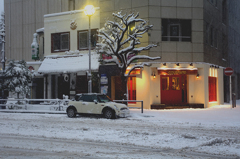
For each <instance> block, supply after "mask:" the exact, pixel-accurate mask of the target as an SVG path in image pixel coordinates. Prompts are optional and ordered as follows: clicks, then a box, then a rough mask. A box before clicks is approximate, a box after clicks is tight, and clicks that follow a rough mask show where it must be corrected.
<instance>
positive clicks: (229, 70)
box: [224, 67, 234, 76]
mask: <svg viewBox="0 0 240 159" xmlns="http://www.w3.org/2000/svg"><path fill="white" fill-rule="evenodd" d="M233 72H234V71H233V69H232V68H231V67H227V68H225V69H224V74H225V75H226V76H231V75H232V74H233Z"/></svg>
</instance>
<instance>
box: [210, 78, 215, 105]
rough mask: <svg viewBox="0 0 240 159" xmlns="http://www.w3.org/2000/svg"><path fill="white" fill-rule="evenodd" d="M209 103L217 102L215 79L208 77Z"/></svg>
mask: <svg viewBox="0 0 240 159" xmlns="http://www.w3.org/2000/svg"><path fill="white" fill-rule="evenodd" d="M208 87H209V102H213V101H217V77H208Z"/></svg>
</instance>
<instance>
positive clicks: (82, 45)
mask: <svg viewBox="0 0 240 159" xmlns="http://www.w3.org/2000/svg"><path fill="white" fill-rule="evenodd" d="M96 44H97V30H96V29H92V30H91V48H92V49H93V48H94V47H95V46H96ZM78 49H79V50H84V49H88V30H84V31H78Z"/></svg>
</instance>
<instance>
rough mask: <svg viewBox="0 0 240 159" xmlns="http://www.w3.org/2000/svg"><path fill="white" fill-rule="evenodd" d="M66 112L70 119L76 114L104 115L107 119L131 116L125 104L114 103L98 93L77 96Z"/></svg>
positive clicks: (70, 102)
mask: <svg viewBox="0 0 240 159" xmlns="http://www.w3.org/2000/svg"><path fill="white" fill-rule="evenodd" d="M66 111H67V115H68V117H70V118H73V117H75V116H76V114H98V115H99V114H102V115H103V116H104V117H105V118H107V119H114V118H117V117H127V116H129V114H130V111H129V108H128V107H127V106H126V105H125V104H120V103H115V102H112V101H111V99H110V98H109V97H108V96H106V95H104V94H97V93H86V94H77V95H76V96H75V100H73V101H69V103H68V107H67V109H66Z"/></svg>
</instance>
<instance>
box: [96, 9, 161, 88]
mask: <svg viewBox="0 0 240 159" xmlns="http://www.w3.org/2000/svg"><path fill="white" fill-rule="evenodd" d="M113 16H114V19H115V20H114V21H109V20H108V21H107V22H106V23H105V26H104V27H103V28H102V29H100V30H99V35H98V36H99V37H100V39H101V40H100V43H98V44H97V51H98V53H100V54H104V55H106V56H110V57H112V58H111V59H103V62H104V63H116V64H117V66H118V68H119V69H120V72H121V75H120V76H121V79H122V83H123V84H124V85H125V86H127V79H128V76H129V75H130V73H131V72H132V71H133V70H134V69H135V68H143V67H144V66H145V65H147V66H149V65H150V63H149V62H142V63H136V64H135V65H133V66H132V67H131V69H130V71H129V72H128V73H126V70H127V68H128V66H130V65H131V64H132V63H134V61H135V60H139V59H146V60H156V59H160V57H150V56H147V55H139V53H140V52H141V51H144V50H149V49H151V48H152V47H156V46H157V45H155V44H149V45H147V46H144V47H137V46H138V45H140V44H141V43H140V39H139V38H142V35H143V34H145V33H147V32H148V30H149V29H151V28H152V27H153V25H147V21H145V20H143V19H141V18H138V16H139V13H137V14H134V13H131V14H128V15H127V14H122V12H118V13H113ZM125 92H127V90H126V91H125Z"/></svg>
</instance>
